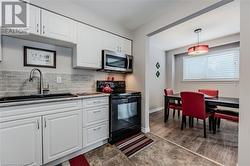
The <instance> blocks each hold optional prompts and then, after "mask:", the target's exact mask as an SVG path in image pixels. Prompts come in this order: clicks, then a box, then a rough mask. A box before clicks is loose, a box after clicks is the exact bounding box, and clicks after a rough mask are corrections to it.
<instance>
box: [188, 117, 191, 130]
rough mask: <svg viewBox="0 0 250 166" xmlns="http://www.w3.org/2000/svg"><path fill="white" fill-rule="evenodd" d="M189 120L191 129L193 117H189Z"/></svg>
mask: <svg viewBox="0 0 250 166" xmlns="http://www.w3.org/2000/svg"><path fill="white" fill-rule="evenodd" d="M188 120H189V128H191V127H192V117H189V118H188Z"/></svg>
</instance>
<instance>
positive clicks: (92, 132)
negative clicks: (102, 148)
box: [83, 122, 109, 146]
mask: <svg viewBox="0 0 250 166" xmlns="http://www.w3.org/2000/svg"><path fill="white" fill-rule="evenodd" d="M108 126H109V125H108V122H105V123H101V124H97V125H93V126H88V127H86V128H83V135H84V138H83V145H84V146H89V145H93V144H95V143H97V142H100V141H103V140H105V139H108V132H109V127H108Z"/></svg>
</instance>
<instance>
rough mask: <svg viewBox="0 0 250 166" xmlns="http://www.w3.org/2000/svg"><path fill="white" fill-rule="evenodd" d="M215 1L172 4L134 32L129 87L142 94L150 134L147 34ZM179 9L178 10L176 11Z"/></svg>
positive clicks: (128, 78) (145, 118)
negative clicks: (132, 64) (131, 72)
mask: <svg viewBox="0 0 250 166" xmlns="http://www.w3.org/2000/svg"><path fill="white" fill-rule="evenodd" d="M216 2H218V1H217V0H213V1H199V3H195V4H190V3H189V2H184V1H182V2H180V3H171V5H169V9H168V10H166V12H165V13H164V14H163V15H162V16H160V17H159V18H157V19H155V20H152V21H151V22H149V23H147V24H145V25H143V26H142V27H140V28H138V29H136V30H135V31H134V32H133V41H134V45H133V46H134V47H133V55H134V63H135V68H134V69H135V72H134V73H133V74H132V75H129V76H127V78H126V81H127V87H128V88H129V89H132V90H140V91H141V92H142V129H143V131H144V132H149V131H150V129H149V79H150V77H149V74H148V71H149V70H150V68H149V38H148V37H147V34H149V33H151V32H153V31H155V30H157V29H159V28H162V27H164V26H166V25H169V24H171V23H173V22H175V21H177V20H180V19H182V18H184V17H186V16H189V15H191V14H193V13H195V12H198V11H199V10H201V9H203V8H206V7H208V6H210V5H212V4H214V3H216ZM176 9H178V10H176ZM180 11H181V12H180Z"/></svg>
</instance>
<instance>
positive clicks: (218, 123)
mask: <svg viewBox="0 0 250 166" xmlns="http://www.w3.org/2000/svg"><path fill="white" fill-rule="evenodd" d="M219 128H220V118H218V129H219Z"/></svg>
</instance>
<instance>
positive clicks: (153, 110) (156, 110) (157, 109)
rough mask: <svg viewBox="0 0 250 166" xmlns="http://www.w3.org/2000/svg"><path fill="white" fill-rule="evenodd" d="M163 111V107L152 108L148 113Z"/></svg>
mask: <svg viewBox="0 0 250 166" xmlns="http://www.w3.org/2000/svg"><path fill="white" fill-rule="evenodd" d="M163 109H164V107H157V108H154V109H151V110H149V113H153V112H158V111H162V110H163Z"/></svg>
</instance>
